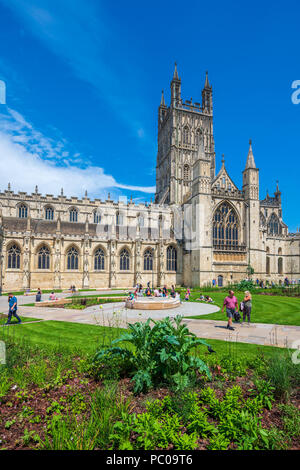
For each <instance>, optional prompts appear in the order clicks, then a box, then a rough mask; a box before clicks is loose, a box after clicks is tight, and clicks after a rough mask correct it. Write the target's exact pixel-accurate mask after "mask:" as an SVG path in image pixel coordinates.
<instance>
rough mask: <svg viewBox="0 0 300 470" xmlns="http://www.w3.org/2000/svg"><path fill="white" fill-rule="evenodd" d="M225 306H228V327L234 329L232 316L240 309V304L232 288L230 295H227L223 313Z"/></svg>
mask: <svg viewBox="0 0 300 470" xmlns="http://www.w3.org/2000/svg"><path fill="white" fill-rule="evenodd" d="M225 307H226V315H227V318H228V323H227V329H229V330H234V328H233V326H232V317H233V314H234V312H238V311H239V306H238V301H237V298H236V297H235V295H234V292H233V290H230V291H229V295H227V297H225V299H224V303H223V308H222V313H223V312H224V308H225Z"/></svg>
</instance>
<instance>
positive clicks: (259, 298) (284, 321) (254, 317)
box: [189, 290, 300, 326]
mask: <svg viewBox="0 0 300 470" xmlns="http://www.w3.org/2000/svg"><path fill="white" fill-rule="evenodd" d="M200 293H201V291H199V292H192V294H191V297H190V301H194V300H196V299H197V298H199V296H200ZM203 295H209V296H210V297H211V298H212V299H213V300H214V305H217V306H218V307H220V308H222V306H223V301H224V298H225V297H226V293H224V292H218V291H217V290H212V291H210V292H205V293H203ZM235 295H236V297H237V299H238V302H239V303H240V302H241V301H242V300H243V298H244V293H243V292H236V293H235ZM189 318H197V319H199V320H226V314H225V313H222V312H221V311H220V312H216V313H210V314H208V315H200V316H192V317H189ZM251 321H252V322H253V323H274V324H278V325H298V326H300V299H299V298H294V297H282V296H268V295H259V294H253V295H252V312H251Z"/></svg>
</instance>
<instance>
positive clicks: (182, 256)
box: [0, 66, 300, 291]
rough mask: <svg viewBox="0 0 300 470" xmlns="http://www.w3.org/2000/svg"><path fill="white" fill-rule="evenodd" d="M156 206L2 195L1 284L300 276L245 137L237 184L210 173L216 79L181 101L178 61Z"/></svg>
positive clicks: (163, 126) (289, 237)
mask: <svg viewBox="0 0 300 470" xmlns="http://www.w3.org/2000/svg"><path fill="white" fill-rule="evenodd" d="M156 170H157V178H156V196H155V203H154V204H152V203H151V204H148V205H147V204H145V205H144V204H139V205H136V204H134V203H133V202H132V201H129V202H127V201H126V202H123V201H122V200H121V201H119V202H114V201H112V200H111V199H110V197H109V196H108V199H107V200H106V201H101V200H98V199H95V200H90V199H89V198H88V196H87V193H86V194H85V197H84V198H83V199H78V198H76V197H71V198H67V197H66V196H64V194H63V191H61V194H60V195H59V196H57V197H54V196H52V195H45V196H43V195H42V194H40V193H39V191H38V188H37V187H36V189H35V192H34V193H33V194H27V193H23V192H18V193H15V192H13V191H12V190H11V187H10V185H9V186H8V189H7V190H5V191H4V192H2V193H0V246H1V248H2V255H1V279H2V287H3V290H6V291H7V290H18V289H27V288H31V289H32V288H37V287H40V288H42V289H46V288H48V289H52V288H68V287H69V286H70V285H73V284H75V286H76V287H78V288H105V287H132V286H133V285H135V284H136V283H142V284H143V285H145V284H146V283H147V282H150V283H151V284H154V285H160V286H162V285H164V284H167V285H169V286H170V285H171V284H176V285H179V284H183V285H191V286H197V285H205V284H208V283H211V282H212V280H213V279H216V281H217V282H218V283H219V284H220V285H221V284H226V283H230V282H235V281H239V280H240V279H243V278H245V277H247V276H248V274H247V273H248V269H249V266H251V267H252V268H253V269H254V273H255V274H254V276H255V277H258V278H259V279H263V280H265V281H266V280H269V281H270V282H271V281H274V282H282V281H283V279H284V277H285V276H288V277H289V278H290V279H294V280H296V281H298V280H299V279H300V233H298V232H297V233H295V234H289V232H288V227H287V226H286V225H285V224H284V222H283V219H282V208H281V193H280V191H279V188H278V185H277V188H276V191H275V193H274V196H272V197H270V196H269V195H268V194H267V196H266V198H265V199H264V200H260V199H259V170H258V169H257V168H256V165H255V161H254V156H253V151H252V144H251V142H250V146H249V153H248V157H247V159H246V166H245V169H244V171H243V187H242V188H241V189H239V188H238V187H237V186H236V185H235V184H234V182H233V181H232V179H231V178H230V176H229V175H228V173H227V170H226V167H225V161H224V159H223V160H222V166H221V169H220V171H219V173H218V174H217V175H216V174H215V151H214V136H213V100H212V87H211V85H210V84H209V81H208V76H207V74H206V80H205V85H204V89H203V92H202V104H200V103H197V102H195V103H193V102H192V100H190V101H185V102H183V100H182V98H181V80H180V78H179V77H178V71H177V67H176V66H175V71H174V75H173V79H172V81H171V103H170V106H169V107H167V106H166V104H165V99H164V95H163V94H162V99H161V104H160V106H159V110H158V153H157V168H156Z"/></svg>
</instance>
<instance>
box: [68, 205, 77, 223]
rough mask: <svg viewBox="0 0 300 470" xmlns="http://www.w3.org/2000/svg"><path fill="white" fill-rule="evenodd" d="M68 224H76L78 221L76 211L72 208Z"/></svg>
mask: <svg viewBox="0 0 300 470" xmlns="http://www.w3.org/2000/svg"><path fill="white" fill-rule="evenodd" d="M69 214H70V222H77V221H78V210H77V209H76V208H75V207H73V209H70V212H69Z"/></svg>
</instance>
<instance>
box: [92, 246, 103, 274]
mask: <svg viewBox="0 0 300 470" xmlns="http://www.w3.org/2000/svg"><path fill="white" fill-rule="evenodd" d="M104 258H105V255H104V251H103V250H102V248H98V250H97V251H95V256H94V269H95V271H103V270H104Z"/></svg>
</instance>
